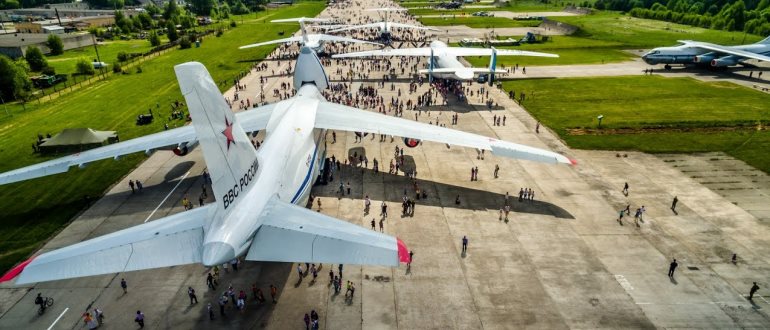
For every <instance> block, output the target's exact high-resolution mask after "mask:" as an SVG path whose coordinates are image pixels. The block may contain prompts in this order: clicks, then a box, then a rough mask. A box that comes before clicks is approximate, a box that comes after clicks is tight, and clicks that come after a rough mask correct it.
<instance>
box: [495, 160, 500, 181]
mask: <svg viewBox="0 0 770 330" xmlns="http://www.w3.org/2000/svg"><path fill="white" fill-rule="evenodd" d="M498 172H500V165H497V164H495V179H497V173H498Z"/></svg>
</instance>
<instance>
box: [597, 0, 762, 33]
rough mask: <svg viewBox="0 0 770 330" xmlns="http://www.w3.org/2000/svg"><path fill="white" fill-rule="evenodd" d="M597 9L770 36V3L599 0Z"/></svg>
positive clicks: (729, 0) (727, 0)
mask: <svg viewBox="0 0 770 330" xmlns="http://www.w3.org/2000/svg"><path fill="white" fill-rule="evenodd" d="M594 8H596V9H607V10H617V11H623V12H628V14H629V15H631V16H634V17H639V18H650V19H656V20H661V21H667V22H673V23H679V24H686V25H691V26H698V27H702V28H710V29H716V30H727V31H745V32H747V33H752V34H757V35H762V36H767V35H770V0H746V1H744V0H668V1H662V0H597V1H596V2H595V3H594Z"/></svg>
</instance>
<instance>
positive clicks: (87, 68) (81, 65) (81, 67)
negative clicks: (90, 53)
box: [75, 58, 96, 75]
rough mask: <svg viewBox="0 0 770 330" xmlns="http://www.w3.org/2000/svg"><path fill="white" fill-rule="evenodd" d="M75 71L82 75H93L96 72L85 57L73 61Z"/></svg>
mask: <svg viewBox="0 0 770 330" xmlns="http://www.w3.org/2000/svg"><path fill="white" fill-rule="evenodd" d="M75 72H76V73H77V74H82V75H93V74H94V73H96V70H94V64H93V63H91V62H90V61H88V60H87V59H85V58H81V59H79V60H78V62H77V63H75Z"/></svg>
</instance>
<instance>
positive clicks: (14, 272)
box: [0, 257, 35, 283]
mask: <svg viewBox="0 0 770 330" xmlns="http://www.w3.org/2000/svg"><path fill="white" fill-rule="evenodd" d="M33 259H35V257H32V258H29V259H27V260H25V261H24V262H22V263H20V264H18V265H16V266H15V267H13V268H11V269H10V270H9V271H7V272H6V273H5V274H3V276H2V277H0V283H5V282H8V281H11V280H13V279H15V278H16V277H17V276H19V274H21V272H22V271H24V268H25V267H27V265H29V263H30V262H32V260H33Z"/></svg>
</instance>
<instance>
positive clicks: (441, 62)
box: [430, 40, 475, 81]
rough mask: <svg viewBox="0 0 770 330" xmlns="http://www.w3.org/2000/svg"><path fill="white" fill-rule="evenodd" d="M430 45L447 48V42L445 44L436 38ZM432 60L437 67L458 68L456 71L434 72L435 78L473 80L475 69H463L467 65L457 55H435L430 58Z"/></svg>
mask: <svg viewBox="0 0 770 330" xmlns="http://www.w3.org/2000/svg"><path fill="white" fill-rule="evenodd" d="M430 47H432V48H446V47H447V44H445V43H444V42H443V41H438V40H435V41H432V42H431V43H430ZM430 61H433V67H434V68H436V69H449V68H451V69H457V70H456V71H455V72H454V73H434V74H433V77H435V78H443V79H452V80H463V81H465V80H472V79H473V77H474V76H475V74H474V72H473V71H471V70H463V69H466V67H465V65H463V64H462V63H460V60H458V59H457V57H455V56H433V57H431V58H430ZM458 73H460V75H458Z"/></svg>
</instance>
